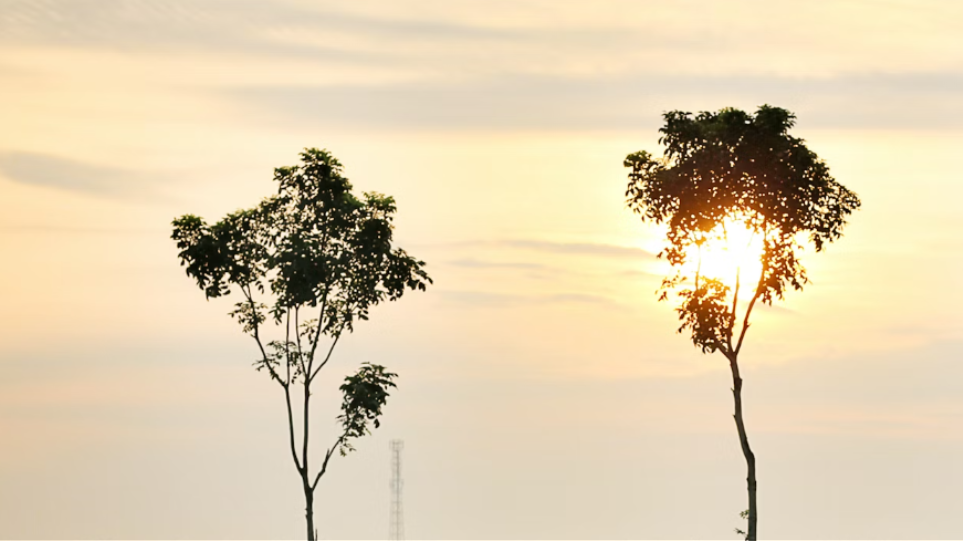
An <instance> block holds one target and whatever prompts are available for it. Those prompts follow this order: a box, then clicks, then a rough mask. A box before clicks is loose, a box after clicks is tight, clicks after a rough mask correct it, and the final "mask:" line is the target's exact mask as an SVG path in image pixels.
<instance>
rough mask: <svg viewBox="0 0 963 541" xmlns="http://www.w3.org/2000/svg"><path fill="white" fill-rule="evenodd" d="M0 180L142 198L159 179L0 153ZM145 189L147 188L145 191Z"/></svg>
mask: <svg viewBox="0 0 963 541" xmlns="http://www.w3.org/2000/svg"><path fill="white" fill-rule="evenodd" d="M0 176H3V177H6V178H7V179H9V180H12V181H14V182H19V183H21V184H28V185H32V186H44V187H50V188H58V189H63V190H71V191H76V192H85V193H91V194H96V195H107V196H115V197H135V198H142V197H147V196H151V197H154V196H156V195H157V194H150V193H147V192H150V191H151V190H150V187H151V186H152V185H155V184H157V183H159V182H161V180H162V179H161V178H160V177H159V176H157V175H152V174H149V173H145V172H142V171H129V170H126V169H120V168H115V167H108V166H103V165H93V164H89V163H84V162H79V161H76V160H71V159H68V158H63V157H59V156H54V155H50V154H38V153H31V152H0ZM145 187H146V188H148V189H147V190H145Z"/></svg>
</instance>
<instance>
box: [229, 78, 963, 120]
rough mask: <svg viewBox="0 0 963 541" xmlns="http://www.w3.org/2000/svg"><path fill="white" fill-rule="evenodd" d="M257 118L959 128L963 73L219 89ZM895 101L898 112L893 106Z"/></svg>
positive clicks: (962, 111) (518, 80)
mask: <svg viewBox="0 0 963 541" xmlns="http://www.w3.org/2000/svg"><path fill="white" fill-rule="evenodd" d="M222 92H223V96H224V97H225V98H226V99H228V100H230V101H233V102H234V104H235V107H237V108H239V109H240V110H244V111H246V112H248V113H249V114H252V115H253V116H254V118H255V119H257V118H259V117H260V119H261V120H262V121H270V122H286V123H287V122H295V123H305V124H322V125H331V124H333V125H344V126H347V127H365V128H383V129H405V130H410V129H420V130H435V129H446V130H477V129H490V130H498V129H521V130H605V131H625V130H631V131H636V130H640V129H655V128H657V127H658V126H659V125H660V124H661V114H662V113H663V112H665V111H667V110H671V109H684V110H691V111H697V110H715V109H719V108H721V107H726V106H737V107H740V108H744V109H750V110H754V109H755V108H756V107H757V106H759V105H762V104H764V103H769V104H773V105H778V106H781V107H787V108H789V109H790V110H792V111H794V112H796V113H797V114H798V115H799V118H800V122H801V123H802V125H805V126H806V127H809V128H841V127H842V128H846V127H850V128H869V129H877V128H885V129H891V128H939V129H960V128H963V101H961V100H960V97H961V96H963V74H958V73H934V74H875V75H852V76H841V77H831V78H809V79H800V78H791V77H778V76H736V75H732V76H713V75H706V76H670V75H656V74H635V75H630V76H618V77H611V76H608V77H594V78H581V77H566V76H547V75H504V76H502V77H499V78H497V79H491V80H485V81H466V82H458V81H453V82H449V83H436V82H427V81H426V82H399V83H395V84H385V85H379V86H350V85H349V86H343V87H341V86H324V87H304V86H277V87H258V88H237V89H228V90H224V91H222ZM894 104H899V106H898V107H897V106H894Z"/></svg>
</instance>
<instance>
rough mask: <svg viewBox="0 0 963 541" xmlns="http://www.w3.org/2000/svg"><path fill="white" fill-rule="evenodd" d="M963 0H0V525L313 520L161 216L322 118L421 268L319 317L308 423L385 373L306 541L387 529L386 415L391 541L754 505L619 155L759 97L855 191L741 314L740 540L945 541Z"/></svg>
mask: <svg viewBox="0 0 963 541" xmlns="http://www.w3.org/2000/svg"><path fill="white" fill-rule="evenodd" d="M961 17H963V6H960V5H958V4H956V3H953V2H935V1H934V2H900V1H895V0H893V1H886V2H883V1H880V2H863V1H847V2H833V3H803V2H792V3H781V4H773V3H769V2H745V1H739V2H727V3H724V4H723V3H717V2H708V1H695V0H693V1H686V2H677V3H672V4H671V5H669V4H663V3H652V2H596V3H593V4H592V5H591V7H589V6H588V4H584V3H576V2H547V1H534V0H533V1H524V2H458V3H452V2H442V1H437V2H435V1H427V0H425V1H406V2H374V1H368V2H353V3H351V6H350V7H348V6H345V5H340V3H334V2H328V3H325V2H321V3H319V2H276V3H271V4H267V3H264V2H254V1H241V2H231V3H223V2H201V3H196V2H174V1H170V2H126V3H120V2H80V3H78V2H71V3H67V2H54V1H50V2H28V1H19V0H14V1H7V2H0V88H3V98H4V99H3V100H0V118H2V119H3V121H4V122H3V125H4V127H5V129H4V130H0V250H2V253H4V254H5V260H4V261H5V263H6V264H5V265H3V266H2V267H0V284H3V285H2V286H0V287H2V288H3V289H2V296H3V302H2V303H0V338H2V343H3V344H4V347H3V348H2V351H0V434H2V438H0V456H3V457H5V458H6V460H4V461H0V462H2V464H0V536H2V537H17V538H32V537H70V538H105V537H123V538H143V537H161V538H179V537H187V538H205V537H222V538H226V537H231V538H245V537H262V538H263V537H279V536H281V537H283V536H297V535H300V534H301V529H302V527H301V522H300V521H301V520H302V519H301V512H300V511H299V509H300V508H301V503H300V500H299V498H300V496H299V493H298V487H297V477H296V475H295V472H294V470H293V468H291V464H290V463H289V458H288V457H287V455H286V454H285V450H284V445H285V441H284V439H283V432H282V430H283V425H282V423H283V415H282V414H283V408H282V405H281V402H280V400H281V398H280V397H279V396H277V393H276V392H275V391H276V389H274V388H273V387H272V386H271V385H270V384H269V383H268V381H267V380H266V378H263V377H262V376H263V375H262V374H257V373H255V372H254V371H253V370H251V369H250V362H251V360H252V359H253V358H254V356H255V351H254V349H253V347H254V345H253V344H252V343H249V342H248V339H246V337H244V336H243V335H242V334H241V333H240V331H239V329H238V328H237V327H236V325H235V323H234V322H232V321H231V320H230V318H229V317H228V316H227V315H226V314H227V312H228V311H229V310H230V306H229V304H230V302H218V301H211V302H204V300H203V296H202V294H201V292H200V291H198V290H197V289H196V287H195V286H194V285H193V283H192V282H191V281H190V280H189V279H188V278H186V277H185V276H184V274H183V271H182V269H181V268H180V267H179V266H178V264H177V259H176V249H175V247H174V246H173V243H172V241H170V240H169V238H168V237H169V234H170V232H169V224H170V220H171V219H172V218H173V217H175V216H177V215H180V214H184V213H196V214H201V215H203V216H205V217H207V218H209V219H216V218H218V217H219V216H221V215H223V214H225V213H226V212H230V211H232V210H235V209H237V208H241V207H249V206H252V205H254V204H255V203H256V202H257V201H258V200H259V198H261V197H264V196H266V195H268V194H270V193H271V192H272V190H273V189H274V187H273V185H272V183H271V173H272V169H273V168H274V167H277V166H282V165H290V164H293V163H295V162H296V160H297V153H298V151H299V150H300V149H301V148H302V147H306V146H315V147H322V148H328V149H330V150H331V151H332V152H333V153H334V154H335V155H336V156H337V157H338V158H339V159H340V160H341V161H342V162H343V163H344V164H345V166H346V174H347V176H348V177H349V178H351V180H352V181H353V182H354V184H355V186H356V188H357V189H358V190H359V191H360V190H377V191H381V192H385V193H388V194H391V195H394V196H395V197H396V198H397V200H398V205H399V213H398V218H397V221H396V225H397V230H396V237H397V239H398V241H399V244H400V245H401V246H403V247H404V248H405V249H406V250H408V251H409V252H411V253H413V254H414V255H416V256H417V257H420V258H422V259H424V260H426V261H427V263H428V270H429V272H430V274H431V275H432V277H433V278H434V279H435V284H434V286H433V287H431V288H430V289H429V291H428V293H425V294H418V295H410V296H407V297H405V298H404V299H402V300H401V301H400V302H399V303H394V304H391V305H389V306H383V307H379V308H378V309H376V310H375V311H374V312H373V314H372V320H371V321H370V322H367V323H366V324H365V325H359V326H358V328H357V331H356V332H355V334H354V335H352V336H351V337H350V339H348V340H346V341H345V343H344V344H340V345H339V346H338V347H339V349H338V350H337V351H336V353H335V358H336V364H334V365H333V368H332V370H331V372H330V373H329V375H328V379H327V380H326V384H327V385H328V387H327V388H326V389H327V391H326V393H327V394H323V393H322V395H323V396H325V398H323V399H321V401H320V403H319V404H318V406H319V410H318V413H317V414H316V416H317V417H318V418H323V419H327V418H330V419H331V420H332V422H333V419H334V417H335V416H336V414H337V413H336V411H337V399H338V397H337V395H336V392H335V391H336V389H335V387H336V382H337V381H338V380H339V379H341V378H342V377H343V375H344V374H345V373H348V372H350V371H352V370H353V369H354V368H355V367H356V366H357V365H358V364H359V363H360V362H363V361H378V362H381V363H383V364H385V365H387V366H389V367H390V368H391V369H392V370H393V371H396V372H398V373H399V374H400V375H401V379H400V381H399V389H398V391H397V392H396V393H395V394H393V395H392V397H391V400H390V401H389V404H388V407H387V415H386V418H385V423H384V426H383V428H381V429H379V431H378V432H377V433H376V434H375V435H374V436H372V437H370V438H368V439H367V440H363V441H361V442H360V443H359V444H358V446H357V447H358V449H359V451H358V452H357V453H354V454H353V455H351V456H349V457H347V458H343V459H339V460H338V461H337V463H335V464H333V466H332V474H331V476H330V477H326V478H325V480H324V482H323V483H322V484H321V487H320V488H319V491H320V494H319V497H320V498H321V501H322V502H323V504H322V505H320V506H319V510H318V512H319V523H320V524H321V525H322V526H321V532H322V536H323V537H328V538H372V537H375V538H377V537H379V536H380V537H383V536H385V535H386V534H387V503H388V491H387V479H388V478H387V476H388V447H387V442H388V440H389V439H391V438H404V439H405V441H406V448H405V452H406V456H405V460H406V465H407V469H406V472H407V473H406V475H407V478H406V481H407V484H406V494H405V498H406V499H405V504H406V510H405V512H406V520H407V528H406V530H407V532H408V535H409V537H413V538H498V539H500V538H649V537H653V538H680V537H681V538H726V536H727V535H728V534H729V532H731V531H732V528H733V527H735V526H737V525H739V518H738V513H739V511H741V510H742V509H743V508H744V507H745V506H744V504H743V501H744V497H745V495H744V484H743V483H744V481H743V476H744V473H743V472H744V470H743V468H744V465H743V463H742V457H741V455H740V454H739V449H738V444H737V440H736V435H735V430H734V427H733V426H732V421H731V417H730V412H731V396H729V388H728V387H729V383H728V374H727V373H726V371H725V369H726V367H725V365H724V362H723V361H722V359H721V357H719V358H717V357H712V356H704V355H702V354H701V353H699V352H698V350H696V349H694V348H693V347H692V346H691V344H690V343H689V342H688V341H687V339H686V338H685V337H684V336H679V335H676V334H675V333H674V330H675V328H676V327H677V322H676V318H675V314H674V312H673V311H672V307H671V306H670V305H668V304H660V303H657V302H656V297H655V295H654V293H653V292H654V290H655V289H656V287H657V286H658V283H659V281H660V276H661V273H664V272H665V266H664V264H662V263H660V262H659V261H657V260H655V259H654V258H653V257H652V253H654V252H656V251H658V249H659V246H660V238H659V236H658V232H657V230H656V229H654V228H652V227H650V226H648V225H646V224H642V223H641V222H639V221H638V219H637V218H636V217H635V216H633V215H632V214H631V213H630V212H629V211H628V210H626V208H625V204H624V195H623V194H624V190H625V184H626V170H625V169H624V168H623V167H622V159H623V158H624V156H625V155H626V154H627V153H629V152H632V151H635V150H639V149H647V150H650V151H653V152H658V151H659V147H658V145H657V139H658V132H657V130H658V127H659V126H660V122H661V118H660V115H661V113H662V112H664V111H666V110H670V109H688V110H702V109H710V110H714V109H718V108H721V107H724V106H735V107H740V108H743V109H747V110H754V109H755V107H757V106H758V105H760V104H762V103H770V104H773V105H777V106H781V107H785V108H787V109H789V110H791V111H794V112H796V113H797V115H798V117H799V122H798V126H797V128H796V129H795V130H794V132H793V133H794V134H795V135H797V136H801V137H803V138H805V139H806V141H807V144H808V145H809V147H810V148H811V149H812V150H814V151H816V152H817V153H818V154H819V155H820V156H821V157H822V158H824V159H825V160H826V161H827V163H828V164H829V166H830V168H831V170H832V172H833V174H834V176H835V177H836V179H837V180H839V181H840V182H841V183H843V184H844V185H846V186H847V187H849V188H851V189H853V190H854V191H855V192H857V193H858V194H859V195H860V197H861V199H862V201H863V208H862V209H861V210H860V211H858V212H857V213H856V214H855V215H854V216H853V217H852V219H851V223H850V225H849V226H848V227H847V229H846V230H845V234H844V237H843V238H842V239H841V240H840V241H839V242H838V243H835V244H833V245H831V246H830V247H829V249H828V250H826V251H825V252H824V253H820V254H813V253H812V252H807V253H806V254H805V256H804V261H805V262H806V264H807V267H808V269H809V274H810V278H811V279H812V282H813V283H812V284H811V285H810V286H809V287H808V288H807V289H806V290H805V291H804V292H802V293H801V294H791V295H789V296H788V298H787V300H786V302H785V303H781V304H779V305H778V306H777V307H775V308H772V309H765V310H762V311H760V312H759V313H758V314H757V316H756V318H755V322H756V324H755V325H754V327H753V329H752V330H751V331H750V333H749V336H748V338H747V346H746V350H745V355H744V360H743V363H744V365H745V367H744V376H745V378H746V388H745V389H746V390H745V393H746V394H745V407H746V423H747V429H748V431H749V436H750V438H751V439H752V441H753V446H754V450H755V451H756V454H757V457H758V459H759V478H760V496H759V498H760V528H761V531H760V534H761V535H763V536H770V537H782V538H813V537H825V538H853V537H864V538H869V537H887V538H893V537H903V538H924V537H944V538H945V537H950V538H954V537H960V536H961V535H963V532H961V530H960V527H959V523H958V520H957V519H956V517H958V516H959V514H960V512H961V510H963V499H961V498H960V495H959V491H958V490H957V488H958V487H959V486H960V483H961V482H963V467H961V464H963V462H960V461H959V459H958V457H959V456H963V453H961V451H963V440H961V438H960V437H959V436H958V434H961V433H963V430H961V429H963V366H959V363H958V362H956V361H958V360H959V359H960V358H961V354H963V336H961V333H960V329H961V327H963V326H961V324H963V320H961V316H960V315H959V311H958V309H957V307H958V306H960V305H961V301H963V293H961V292H963V288H961V287H960V286H959V285H958V284H956V282H955V281H954V278H955V277H956V276H959V275H960V274H961V271H963V255H961V254H963V245H961V242H960V240H959V236H958V235H957V233H958V231H960V230H961V226H963V214H961V213H960V212H959V209H958V204H957V201H958V200H959V198H960V196H963V189H961V188H960V183H959V181H958V173H957V170H958V167H957V162H958V154H959V151H958V149H959V148H960V146H961V143H963V108H961V106H960V104H961V103H963V101H961V97H963V96H961V92H963V41H961V38H960V37H959V35H958V34H959V32H958V28H957V27H958V24H956V23H957V21H959V20H960V18H961ZM325 407H326V408H327V410H324V409H323V408H325ZM332 426H333V425H332ZM327 428H329V427H328V426H327V425H323V424H322V425H321V426H319V427H318V429H319V430H320V431H322V432H323V430H326V429H327ZM827 486H832V487H834V488H833V490H832V491H831V494H827V492H826V487H827ZM51 487H54V488H51ZM732 538H735V536H733V537H732Z"/></svg>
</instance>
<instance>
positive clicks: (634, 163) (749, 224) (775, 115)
mask: <svg viewBox="0 0 963 541" xmlns="http://www.w3.org/2000/svg"><path fill="white" fill-rule="evenodd" d="M664 118H665V125H664V126H663V127H662V128H661V129H660V130H659V131H660V132H661V133H662V136H661V137H660V138H659V143H660V144H661V145H663V146H664V147H665V151H664V153H663V155H662V157H661V158H658V159H657V158H654V157H653V156H652V155H651V154H650V153H648V152H646V151H640V152H636V153H633V154H629V155H628V156H627V157H626V158H625V161H624V165H625V166H626V167H628V168H630V169H631V171H630V173H629V183H628V188H627V189H626V192H625V195H626V198H627V200H628V205H629V208H631V209H632V211H633V212H635V213H637V214H639V215H640V217H641V218H642V220H643V221H646V220H648V221H652V222H655V223H656V224H665V225H666V226H667V232H666V241H667V246H666V247H665V248H664V249H663V250H662V251H661V252H660V253H659V257H665V258H666V259H667V260H668V261H669V263H670V264H671V265H672V267H673V268H674V269H675V274H674V275H673V276H670V277H667V278H665V279H664V280H663V282H662V287H661V295H660V300H665V299H666V298H667V294H668V291H669V290H672V289H676V290H677V293H678V296H679V298H680V300H681V303H680V304H679V306H678V307H677V308H676V311H677V312H678V314H679V320H680V321H681V325H680V327H679V329H678V331H679V332H680V333H681V332H684V331H685V330H686V329H688V330H689V331H690V337H691V339H692V343H693V344H695V346H696V347H698V348H700V349H701V350H702V351H703V353H707V352H708V353H711V352H715V351H720V352H721V353H722V354H723V355H724V356H725V357H726V359H728V361H729V366H730V369H731V371H732V394H733V403H734V407H735V411H734V414H733V418H734V419H735V422H736V429H737V430H738V433H739V442H740V445H741V447H742V452H743V456H744V457H745V459H746V466H747V476H746V483H747V490H748V503H749V508H748V509H747V510H746V511H745V513H744V514H742V516H744V517H745V518H746V519H747V521H748V526H747V529H746V531H745V532H743V531H742V530H738V529H737V531H738V532H740V533H745V534H746V538H747V539H750V540H755V539H756V536H757V532H756V524H757V519H758V514H757V509H756V462H755V460H756V459H755V455H754V454H753V452H752V449H751V448H750V446H749V438H748V436H747V434H746V428H745V423H744V420H743V414H742V413H743V412H742V376H741V375H740V372H739V363H738V358H739V352H740V351H741V350H742V344H743V340H744V339H745V337H746V331H747V330H748V329H749V317H750V315H751V314H752V309H753V306H754V305H755V303H756V302H757V301H759V300H761V301H762V302H763V303H766V304H772V302H773V300H774V299H781V298H783V294H784V293H785V291H786V290H787V289H788V288H790V287H792V288H793V289H796V290H799V289H802V287H803V285H805V284H806V283H807V282H808V278H807V276H806V269H805V267H803V265H802V262H801V261H800V257H799V253H798V252H799V251H801V250H802V249H803V247H804V244H805V243H806V242H807V241H808V242H810V243H811V244H812V245H813V246H814V247H815V249H816V251H817V252H819V251H821V250H822V249H823V248H824V247H825V245H826V244H827V243H830V242H833V241H835V240H836V239H838V238H839V237H840V236H841V235H842V229H843V226H844V225H846V217H847V216H849V215H850V214H851V213H852V212H853V211H855V210H856V209H858V208H859V206H860V201H859V198H858V197H857V196H856V194H855V193H853V192H852V191H850V190H848V189H847V188H845V187H844V186H843V185H842V184H840V183H838V182H836V180H835V179H834V178H833V177H832V176H831V175H830V174H829V168H828V167H827V166H826V164H825V163H824V162H823V161H822V160H820V159H819V157H818V156H816V154H815V153H814V152H813V151H811V150H809V148H807V147H806V145H805V142H804V141H803V140H802V139H799V138H797V137H793V136H791V135H789V129H790V128H792V127H793V125H794V124H795V116H794V115H793V114H792V113H790V112H789V111H787V110H785V109H780V108H778V107H770V106H768V105H763V106H762V107H760V108H759V109H758V110H757V111H756V113H755V114H754V115H751V114H748V113H746V112H744V111H740V110H738V109H732V108H726V109H722V110H720V111H718V112H715V113H712V112H707V111H704V112H701V113H698V114H696V115H693V114H692V113H688V112H683V111H672V112H668V113H665V115H664ZM733 227H736V228H740V227H744V228H745V229H746V230H748V231H749V232H750V233H751V235H753V236H755V235H758V236H759V237H761V241H762V242H761V247H760V253H759V254H758V258H759V263H760V264H761V271H760V273H759V277H758V279H757V282H756V284H754V289H753V290H752V296H751V299H750V300H749V303H748V304H747V306H746V307H745V308H744V310H743V315H742V318H741V320H742V322H741V325H739V327H738V328H737V321H738V319H739V318H738V317H737V314H738V310H739V289H740V286H741V284H740V270H741V269H740V268H739V267H737V268H736V272H735V281H734V283H726V282H724V281H723V280H722V279H720V278H719V277H717V276H712V275H711V274H704V273H703V271H702V253H703V247H705V246H711V245H712V244H714V243H715V244H718V243H722V244H728V243H729V242H730V241H731V240H732V239H730V238H729V232H730V229H731V228H733ZM693 251H694V254H693V253H692V252H693ZM690 257H695V258H696V259H697V262H696V265H695V268H694V269H693V268H691V265H690V266H687V265H686V263H687V259H689V258H690ZM690 275H692V276H690ZM690 278H692V281H691V282H690V281H689V280H690Z"/></svg>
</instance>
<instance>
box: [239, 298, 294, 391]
mask: <svg viewBox="0 0 963 541" xmlns="http://www.w3.org/2000/svg"><path fill="white" fill-rule="evenodd" d="M241 292H242V293H244V296H245V297H246V298H247V302H249V303H250V304H251V325H252V328H253V330H254V332H253V334H252V336H253V337H254V341H255V342H257V347H258V349H260V350H261V358H262V359H264V366H266V367H267V369H268V373H270V374H271V379H273V380H275V381H277V382H278V384H279V385H281V387H286V383H285V382H284V381H282V380H281V377H280V376H278V373H277V372H276V371H275V370H274V367H272V366H271V361H270V359H268V355H267V352H266V351H265V350H264V344H262V343H261V336H260V334H259V325H258V322H257V315H256V313H255V306H256V305H255V303H254V296H253V295H252V294H251V287H250V285H248V286H241Z"/></svg>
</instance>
